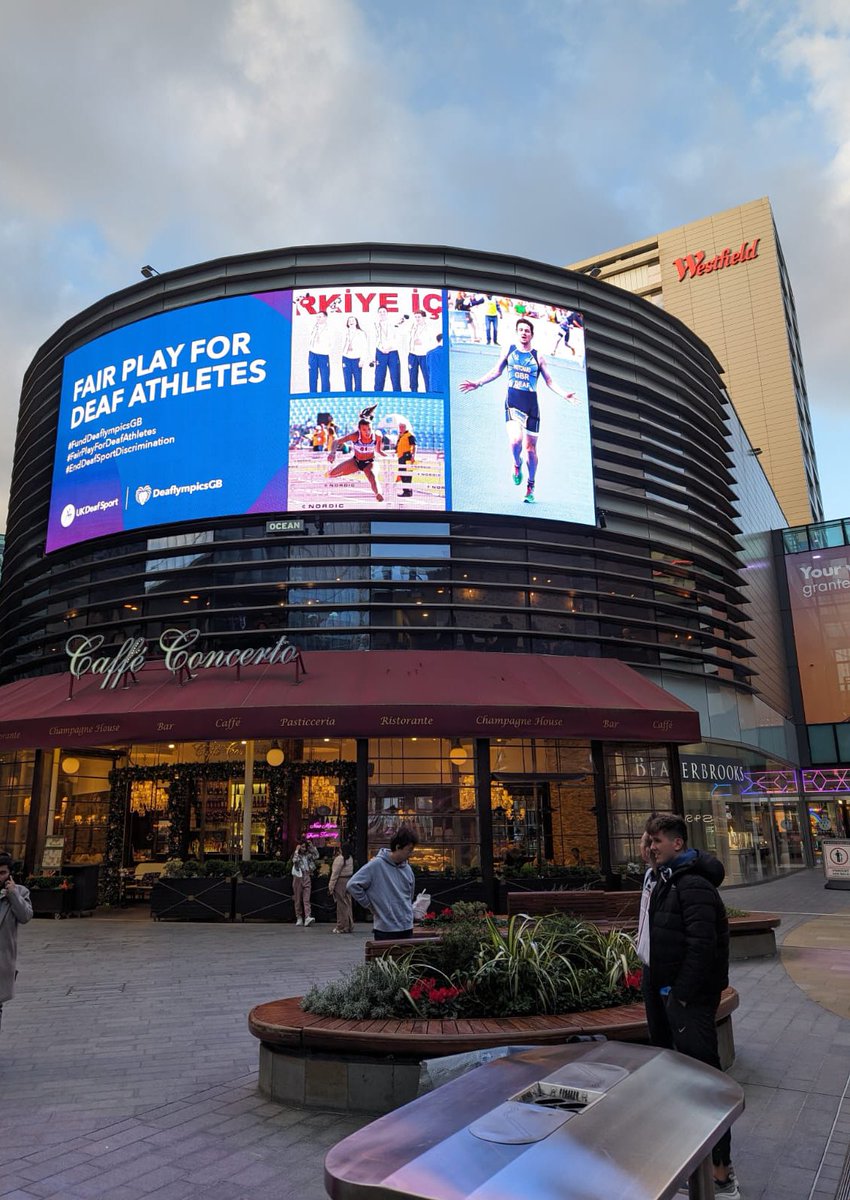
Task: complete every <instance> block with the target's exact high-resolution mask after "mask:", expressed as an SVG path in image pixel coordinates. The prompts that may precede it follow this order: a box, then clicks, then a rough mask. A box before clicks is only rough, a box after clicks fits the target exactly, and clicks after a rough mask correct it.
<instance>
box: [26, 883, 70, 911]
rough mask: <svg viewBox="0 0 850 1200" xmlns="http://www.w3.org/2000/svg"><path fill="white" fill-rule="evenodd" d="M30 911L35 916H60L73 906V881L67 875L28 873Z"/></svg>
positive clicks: (27, 884) (27, 885)
mask: <svg viewBox="0 0 850 1200" xmlns="http://www.w3.org/2000/svg"><path fill="white" fill-rule="evenodd" d="M25 887H28V888H29V890H30V902H31V903H32V911H33V914H34V916H37V917H61V916H62V915H63V914H64V913H68V912H71V910H72V908H73V897H74V881H73V879H72V878H71V877H70V876H69V875H30V877H29V879H28V880H27V881H26V884H25Z"/></svg>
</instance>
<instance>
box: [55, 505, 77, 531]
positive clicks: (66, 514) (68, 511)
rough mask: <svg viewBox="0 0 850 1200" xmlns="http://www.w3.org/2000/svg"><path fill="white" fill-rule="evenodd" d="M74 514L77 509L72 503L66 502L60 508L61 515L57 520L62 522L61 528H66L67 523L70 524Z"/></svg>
mask: <svg viewBox="0 0 850 1200" xmlns="http://www.w3.org/2000/svg"><path fill="white" fill-rule="evenodd" d="M76 515H77V510H76V509H75V508H74V506H73V504H66V505H65V507H64V508H63V509H62V515H61V516H60V518H59V520H60V521H61V522H62V528H63V529H67V528H68V526H69V525H72V524H73V522H74V517H75V516H76Z"/></svg>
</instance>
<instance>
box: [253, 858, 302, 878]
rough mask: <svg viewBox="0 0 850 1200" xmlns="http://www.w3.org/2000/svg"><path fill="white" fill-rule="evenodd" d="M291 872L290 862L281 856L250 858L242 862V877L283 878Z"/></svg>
mask: <svg viewBox="0 0 850 1200" xmlns="http://www.w3.org/2000/svg"><path fill="white" fill-rule="evenodd" d="M291 874H292V866H291V864H290V863H288V862H285V861H284V860H283V859H282V858H269V859H263V858H261V859H251V860H250V861H249V862H243V863H242V878H243V879H284V878H285V877H286V876H287V875H291Z"/></svg>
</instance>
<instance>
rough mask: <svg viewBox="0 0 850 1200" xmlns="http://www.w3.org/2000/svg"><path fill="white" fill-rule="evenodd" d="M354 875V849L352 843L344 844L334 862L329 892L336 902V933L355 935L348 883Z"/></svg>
mask: <svg viewBox="0 0 850 1200" xmlns="http://www.w3.org/2000/svg"><path fill="white" fill-rule="evenodd" d="M353 874H354V855H353V847H352V845H351V842H343V843H342V845H341V846H340V848H339V850H338V851H337V854H336V857H335V858H334V860H333V865H332V867H331V880H330V884H329V885H328V891H329V892H330V894H331V895H332V896H333V898H334V900H335V901H336V926H335V927H334V933H354V917H353V915H352V911H351V897H350V896H349V894H348V881H349V879H350V878H351V876H352V875H353Z"/></svg>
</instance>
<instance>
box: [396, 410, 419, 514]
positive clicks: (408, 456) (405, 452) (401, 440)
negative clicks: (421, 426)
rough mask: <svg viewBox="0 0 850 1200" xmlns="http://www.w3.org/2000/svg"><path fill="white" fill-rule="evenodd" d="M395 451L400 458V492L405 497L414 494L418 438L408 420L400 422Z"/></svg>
mask: <svg viewBox="0 0 850 1200" xmlns="http://www.w3.org/2000/svg"><path fill="white" fill-rule="evenodd" d="M395 453H396V458H397V459H398V475H396V482H397V483H399V484H401V491H400V492H399V493H398V494H399V497H401V498H402V499H404V498H405V497H409V496H412V495H413V465H414V463H415V462H416V438H415V437H414V435H413V430H412V429H411V428H410V424H409V423H408V422H407V421H399V423H398V439H397V441H396V444H395Z"/></svg>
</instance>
